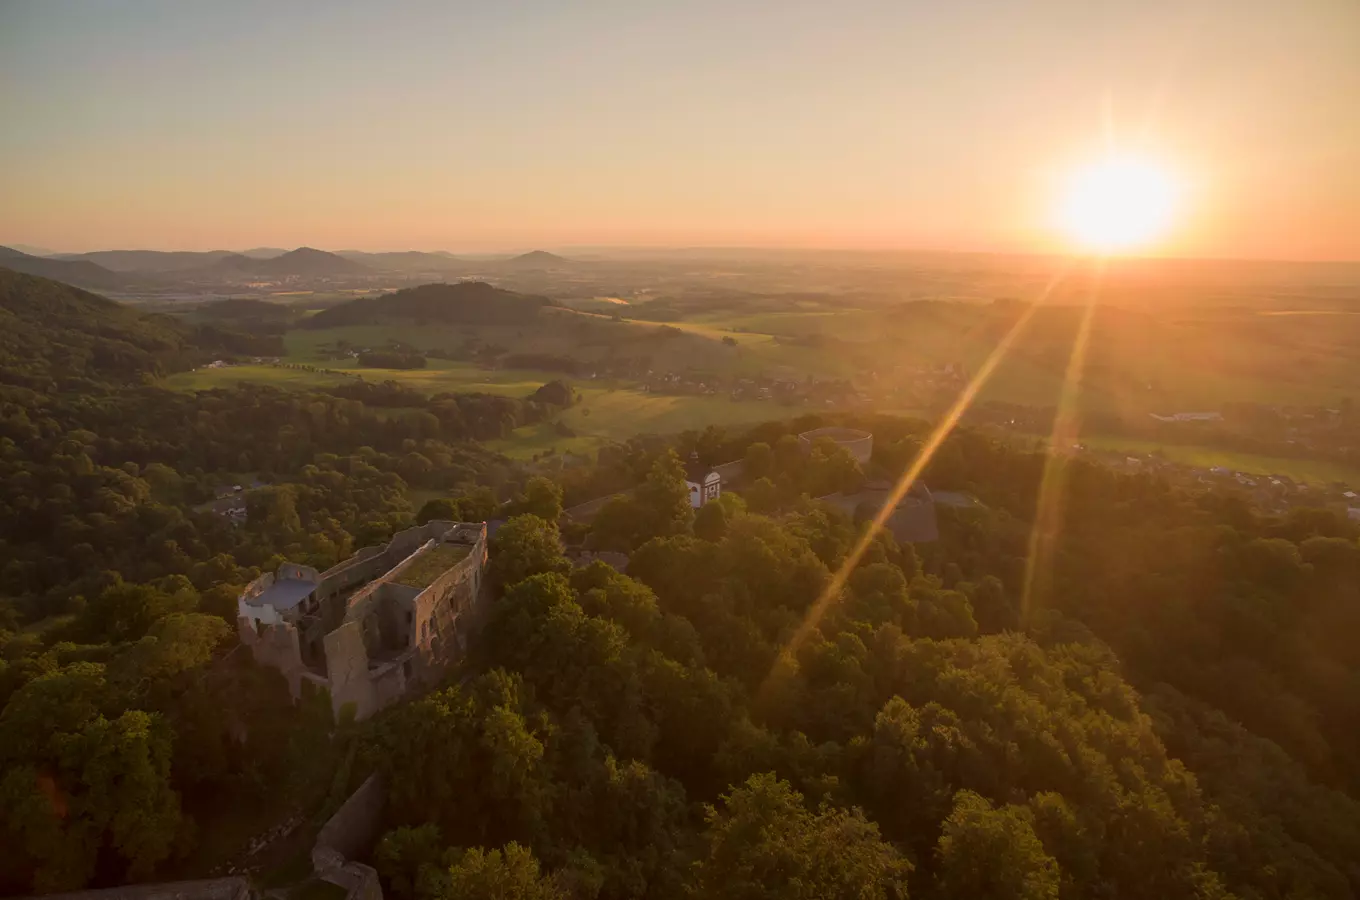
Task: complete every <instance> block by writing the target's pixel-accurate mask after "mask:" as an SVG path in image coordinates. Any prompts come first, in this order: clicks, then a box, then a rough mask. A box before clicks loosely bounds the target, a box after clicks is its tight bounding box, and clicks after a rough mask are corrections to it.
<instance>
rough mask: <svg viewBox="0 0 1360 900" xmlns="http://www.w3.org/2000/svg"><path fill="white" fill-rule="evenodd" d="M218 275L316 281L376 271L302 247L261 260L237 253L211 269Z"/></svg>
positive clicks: (221, 260) (326, 253)
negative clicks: (297, 278) (298, 278)
mask: <svg viewBox="0 0 1360 900" xmlns="http://www.w3.org/2000/svg"><path fill="white" fill-rule="evenodd" d="M210 270H211V271H213V272H217V273H236V274H240V275H255V276H260V277H265V278H285V277H290V276H292V277H304V278H316V277H324V276H335V275H364V274H367V273H369V272H371V271H372V270H371V269H369V268H368V267H367V266H365V265H362V264H360V263H357V262H355V261H354V260H351V259H345V258H344V257H343V256H340V255H338V254H335V253H328V252H326V251H325V250H317V249H314V248H312V247H299V248H297V249H296V250H290V251H288V252H287V253H285V254H283V255H282V256H274V257H270V258H267V259H257V258H254V257H250V256H246V255H245V254H243V253H233V254H231V255H229V256H225V257H223V258H221V259H219V260H218V261H217V263H216V264H214V265H213V266H212V267H211V269H210Z"/></svg>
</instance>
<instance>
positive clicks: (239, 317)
mask: <svg viewBox="0 0 1360 900" xmlns="http://www.w3.org/2000/svg"><path fill="white" fill-rule="evenodd" d="M191 315H192V316H193V317H194V318H196V319H202V320H204V321H212V322H244V321H257V322H259V321H270V322H287V321H290V320H291V319H294V318H296V317H297V316H298V313H297V312H295V311H294V310H292V309H289V308H288V307H287V306H284V305H283V304H281V303H270V302H269V301H267V300H255V299H253V298H250V297H231V298H228V299H226V300H217V301H214V302H212V303H204V304H203V305H202V306H199V307H197V308H195V309H194V310H192V311H191Z"/></svg>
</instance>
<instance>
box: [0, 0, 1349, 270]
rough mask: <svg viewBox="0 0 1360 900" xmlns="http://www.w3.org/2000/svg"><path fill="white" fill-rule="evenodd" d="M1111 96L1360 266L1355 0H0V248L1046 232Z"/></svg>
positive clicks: (1220, 219) (988, 236)
mask: <svg viewBox="0 0 1360 900" xmlns="http://www.w3.org/2000/svg"><path fill="white" fill-rule="evenodd" d="M1107 113H1108V119H1109V120H1110V121H1112V122H1113V128H1114V135H1115V138H1116V140H1117V141H1118V143H1119V145H1120V146H1121V148H1126V149H1127V148H1133V149H1136V150H1138V152H1140V153H1144V154H1146V155H1149V156H1150V157H1153V158H1155V159H1157V160H1160V161H1162V163H1163V164H1164V165H1166V166H1167V167H1168V168H1169V169H1171V170H1172V171H1173V172H1174V173H1175V174H1176V176H1177V177H1178V178H1179V179H1180V180H1181V181H1182V182H1183V184H1184V188H1185V197H1184V200H1183V206H1184V209H1185V215H1184V216H1183V217H1182V219H1181V222H1180V226H1179V228H1178V230H1177V232H1176V234H1174V235H1173V236H1172V237H1173V239H1172V240H1170V241H1168V243H1167V244H1166V246H1165V247H1164V248H1162V249H1164V250H1166V251H1168V252H1175V253H1177V254H1206V255H1217V256H1267V257H1300V258H1309V257H1313V258H1334V259H1339V258H1350V259H1360V0H1104V2H1101V0H931V2H925V0H886V2H862V0H819V2H807V3H804V2H799V0H761V2H742V0H720V2H708V0H677V2H660V0H627V2H584V0H578V2H515V0H500V2H481V0H479V2H467V3H464V2H428V3H405V2H394V0H388V2H366V3H351V2H337V0H326V2H297V0H276V2H258V3H257V2H245V0H230V2H222V3H207V2H183V0H173V2H131V0H129V2H113V0H70V2H67V0H32V2H23V0H0V123H3V127H0V243H5V244H8V243H24V244H30V245H40V246H45V247H51V248H55V249H60V250H85V249H95V248H109V247H119V248H123V247H146V248H182V249H209V248H244V247H250V246H258V245H273V246H282V247H293V246H297V245H300V244H308V245H312V246H318V247H326V248H333V249H340V248H348V247H354V248H362V249H404V248H416V249H436V248H444V249H451V250H459V249H491V248H496V249H523V248H528V247H535V246H552V247H560V246H570V245H581V244H595V245H601V244H603V245H609V244H617V245H624V244H642V245H646V244H667V245H676V244H685V245H689V244H709V245H797V246H829V247H845V246H859V245H865V246H873V247H919V248H939V249H1025V248H1041V247H1044V246H1051V242H1052V240H1053V236H1052V232H1051V226H1050V224H1049V223H1050V220H1051V209H1052V207H1053V205H1054V202H1055V199H1054V198H1055V192H1056V191H1057V190H1058V187H1057V186H1058V185H1059V184H1060V183H1061V182H1062V180H1063V178H1064V176H1065V175H1066V173H1068V172H1070V171H1071V170H1072V168H1073V167H1075V166H1077V165H1079V164H1081V163H1082V161H1084V160H1088V159H1091V158H1094V157H1095V156H1097V155H1099V154H1100V152H1101V148H1102V140H1103V133H1104V132H1103V122H1104V121H1105V119H1106V118H1107Z"/></svg>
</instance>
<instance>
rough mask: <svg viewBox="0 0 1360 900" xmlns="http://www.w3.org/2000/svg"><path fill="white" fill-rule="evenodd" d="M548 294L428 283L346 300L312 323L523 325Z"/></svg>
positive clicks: (480, 285)
mask: <svg viewBox="0 0 1360 900" xmlns="http://www.w3.org/2000/svg"><path fill="white" fill-rule="evenodd" d="M557 305H558V304H557V303H556V302H555V301H553V300H549V299H548V298H547V297H535V296H531V295H528V294H517V293H515V292H513V291H505V290H501V289H500V288H495V287H492V286H491V285H489V284H486V283H485V282H481V281H463V282H459V283H457V284H425V285H421V286H420V287H415V288H405V289H403V290H400V291H397V292H396V293H394V294H384V295H382V296H380V297H361V298H359V299H357V300H351V301H349V302H348V303H341V304H340V305H338V306H332V307H330V308H329V309H323V310H322V311H321V312H319V313H317V314H316V315H314V316H312V317H311V318H309V319H307V321H306V325H307V327H309V328H334V327H336V326H339V325H372V324H377V323H380V322H392V321H407V322H421V323H426V324H439V325H520V324H524V323H525V322H529V321H532V320H533V319H534V318H535V317H536V316H537V315H538V314H539V312H540V311H541V310H542V309H543V308H544V307H548V306H557Z"/></svg>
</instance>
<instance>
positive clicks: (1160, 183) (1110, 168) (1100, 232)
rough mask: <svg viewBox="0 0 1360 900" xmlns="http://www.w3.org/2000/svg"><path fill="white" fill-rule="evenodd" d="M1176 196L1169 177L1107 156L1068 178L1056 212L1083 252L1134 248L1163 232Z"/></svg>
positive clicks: (1159, 169)
mask: <svg viewBox="0 0 1360 900" xmlns="http://www.w3.org/2000/svg"><path fill="white" fill-rule="evenodd" d="M1178 193H1179V192H1178V190H1177V187H1176V184H1175V182H1174V181H1173V179H1172V178H1171V176H1170V175H1169V174H1168V173H1167V171H1166V170H1165V169H1163V168H1162V167H1160V166H1158V165H1156V164H1155V163H1152V162H1149V161H1147V160H1143V159H1138V158H1136V157H1127V156H1125V157H1110V158H1107V159H1104V160H1101V161H1099V162H1096V163H1094V164H1091V165H1088V166H1086V167H1084V168H1082V169H1078V170H1077V171H1076V172H1074V173H1073V174H1072V177H1071V179H1070V180H1069V181H1068V183H1067V185H1066V191H1065V192H1064V194H1063V197H1062V202H1061V205H1060V207H1059V210H1058V218H1059V224H1060V225H1061V227H1062V229H1063V231H1064V232H1065V233H1066V234H1067V236H1068V238H1069V239H1070V240H1072V241H1073V242H1075V243H1076V244H1078V245H1079V246H1081V247H1084V248H1085V249H1087V250H1092V251H1097V252H1100V253H1107V254H1109V253H1124V252H1128V251H1131V250H1137V249H1140V248H1142V247H1145V246H1147V245H1148V244H1151V243H1153V242H1154V241H1156V240H1157V239H1158V238H1160V237H1162V236H1163V235H1165V234H1166V232H1167V230H1168V229H1169V228H1170V227H1171V224H1172V221H1173V219H1174V218H1175V213H1176V205H1177V200H1178V199H1179V198H1178Z"/></svg>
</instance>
